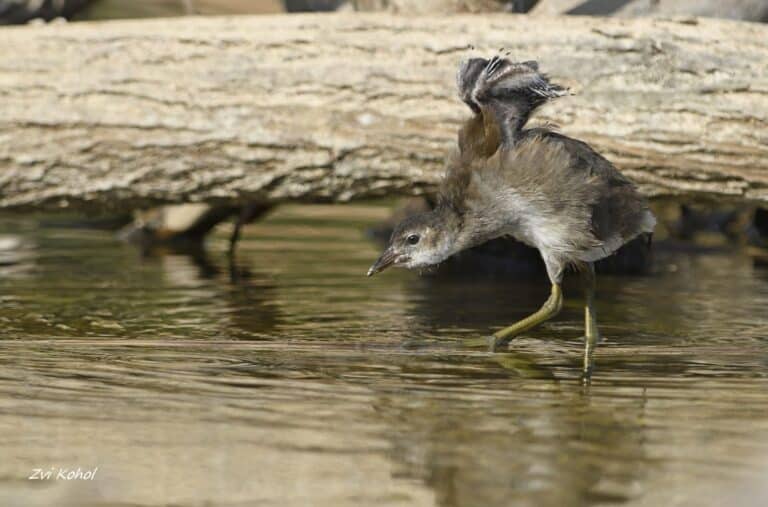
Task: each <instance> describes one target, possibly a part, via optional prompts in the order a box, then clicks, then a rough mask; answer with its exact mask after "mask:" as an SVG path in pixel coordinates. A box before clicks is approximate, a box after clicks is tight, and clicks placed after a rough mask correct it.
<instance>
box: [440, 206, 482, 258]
mask: <svg viewBox="0 0 768 507" xmlns="http://www.w3.org/2000/svg"><path fill="white" fill-rule="evenodd" d="M432 213H434V214H435V218H436V219H437V220H436V221H437V223H439V224H440V226H441V229H442V238H443V239H442V243H443V245H442V249H443V251H444V255H445V257H446V258H447V257H450V256H451V255H453V254H456V253H458V252H460V251H462V250H466V249H467V248H471V247H472V246H474V242H473V236H474V232H473V229H474V228H473V227H472V225H471V224H470V223H468V221H467V220H466V215H465V213H464V212H462V211H460V210H457V209H455V208H452V207H451V206H447V205H444V204H441V205H438V206H437V207H436V208H435V209H434V210H433V211H432Z"/></svg>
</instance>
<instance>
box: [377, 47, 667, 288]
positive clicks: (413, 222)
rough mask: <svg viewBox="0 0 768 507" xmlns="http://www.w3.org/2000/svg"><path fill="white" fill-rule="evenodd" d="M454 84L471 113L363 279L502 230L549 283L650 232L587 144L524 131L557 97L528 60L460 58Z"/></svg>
mask: <svg viewBox="0 0 768 507" xmlns="http://www.w3.org/2000/svg"><path fill="white" fill-rule="evenodd" d="M457 85H458V90H459V97H460V98H461V99H462V100H463V101H464V102H465V103H466V104H467V105H468V106H469V107H470V109H471V110H472V111H473V113H474V116H473V117H472V118H470V119H468V120H467V121H466V122H465V124H464V125H463V126H462V128H461V130H460V131H459V136H458V149H457V150H456V151H455V152H454V153H452V154H451V155H450V156H449V158H448V165H447V171H446V175H445V178H444V179H443V181H442V183H441V186H440V191H439V195H438V201H437V206H436V207H435V209H434V210H432V211H429V212H426V213H422V214H419V215H415V216H412V217H409V218H408V219H406V220H404V221H403V222H402V223H400V224H399V225H398V226H397V227H396V228H395V230H394V232H393V234H392V236H391V238H390V242H389V245H388V247H387V248H386V249H385V251H384V253H383V254H382V256H381V257H380V258H379V260H378V261H377V262H376V263H374V265H373V266H371V269H370V270H369V272H368V274H369V276H370V275H372V274H374V273H376V272H378V271H381V270H383V269H385V268H386V267H388V266H390V265H395V266H403V267H408V268H421V267H426V266H428V265H432V264H437V263H439V262H442V261H443V260H445V259H446V258H448V257H449V256H451V255H453V254H455V253H457V252H459V251H462V250H464V249H467V248H470V247H472V246H476V245H478V244H481V243H484V242H486V241H488V240H491V239H494V238H497V237H501V236H506V235H511V236H513V237H515V238H516V239H518V240H520V241H522V242H523V243H526V244H528V245H530V246H532V247H535V248H537V249H538V250H539V251H540V253H541V256H542V258H543V260H544V262H545V264H546V267H547V273H548V274H549V277H550V279H551V281H552V283H557V284H559V283H560V282H561V280H562V276H563V272H564V270H565V268H566V267H567V266H569V265H574V266H577V267H578V266H581V265H583V264H585V263H589V262H594V261H596V260H599V259H602V258H604V257H607V256H609V255H611V254H612V253H613V252H615V251H616V250H617V249H618V248H619V247H621V246H622V245H624V244H625V243H627V242H628V241H630V240H632V239H633V238H635V237H636V236H638V235H640V234H644V233H651V232H652V231H653V228H654V226H655V223H656V220H655V218H654V216H653V214H652V213H651V212H650V210H649V209H648V205H647V202H646V201H645V199H644V198H643V197H642V196H641V195H640V194H639V193H638V191H637V189H636V187H635V186H634V185H633V184H632V182H630V181H629V180H628V179H627V178H625V177H624V176H623V175H622V174H621V173H619V171H618V170H617V169H616V168H615V167H614V166H613V165H612V164H611V163H610V162H609V161H608V160H606V159H605V158H604V157H602V156H601V155H599V154H598V153H597V152H595V151H594V150H593V149H592V148H591V147H590V146H589V145H588V144H586V143H584V142H581V141H578V140H575V139H571V138H569V137H567V136H564V135H562V134H559V133H557V132H554V131H552V130H550V129H548V128H533V129H525V128H524V127H525V124H526V122H527V121H528V119H529V117H530V115H531V114H532V113H533V112H534V111H535V110H536V108H537V107H539V106H541V105H542V104H544V103H545V102H546V101H548V100H551V99H553V98H556V97H560V96H562V95H565V94H567V91H566V90H565V89H564V88H562V87H560V86H558V85H555V84H552V83H551V82H550V81H549V79H548V78H547V77H546V76H545V75H544V74H541V73H540V72H539V66H538V64H537V63H536V62H523V63H514V62H510V61H509V60H507V59H505V58H501V57H494V58H491V59H490V60H484V59H480V58H475V59H471V60H467V61H466V62H464V63H463V64H462V65H461V67H460V69H459V73H458V76H457Z"/></svg>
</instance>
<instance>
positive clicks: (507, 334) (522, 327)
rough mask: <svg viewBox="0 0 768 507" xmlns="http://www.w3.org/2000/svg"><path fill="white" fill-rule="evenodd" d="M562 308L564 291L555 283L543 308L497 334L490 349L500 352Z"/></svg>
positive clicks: (491, 341)
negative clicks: (514, 339)
mask: <svg viewBox="0 0 768 507" xmlns="http://www.w3.org/2000/svg"><path fill="white" fill-rule="evenodd" d="M562 307H563V291H562V289H561V288H560V285H559V284H556V283H553V284H552V293H551V294H550V295H549V298H548V299H547V300H546V301H545V302H544V304H543V305H541V308H539V309H538V311H536V313H533V314H531V315H529V316H528V317H526V318H524V319H523V320H520V321H518V322H515V323H514V324H512V325H511V326H509V327H505V328H504V329H501V330H500V331H497V332H495V333H494V334H493V336H491V338H490V343H489V345H490V349H491V350H493V351H496V350H499V349H500V348H502V347H504V346H505V345H507V344H508V343H509V342H510V341H511V340H512V338H514V337H515V336H517V335H519V334H520V333H524V332H526V331H528V330H529V329H531V328H533V327H535V326H538V325H539V324H541V323H542V322H544V321H545V320H549V319H551V318H552V317H554V316H555V315H557V314H558V313H560V309H561V308H562Z"/></svg>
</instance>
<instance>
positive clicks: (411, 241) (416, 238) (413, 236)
mask: <svg viewBox="0 0 768 507" xmlns="http://www.w3.org/2000/svg"><path fill="white" fill-rule="evenodd" d="M405 241H406V243H408V244H409V245H415V244H416V243H418V242H419V235H418V234H411V235H409V236H408V237H407V238H405Z"/></svg>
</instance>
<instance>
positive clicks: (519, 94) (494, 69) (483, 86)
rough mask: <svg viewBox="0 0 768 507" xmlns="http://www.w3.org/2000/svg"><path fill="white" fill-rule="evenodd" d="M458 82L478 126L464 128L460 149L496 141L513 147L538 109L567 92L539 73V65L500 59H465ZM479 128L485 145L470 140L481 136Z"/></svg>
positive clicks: (458, 75)
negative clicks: (518, 134) (532, 114)
mask: <svg viewBox="0 0 768 507" xmlns="http://www.w3.org/2000/svg"><path fill="white" fill-rule="evenodd" d="M456 82H457V87H458V91H459V97H460V98H461V100H463V101H464V102H465V103H466V104H467V105H468V106H469V107H470V109H472V111H473V112H474V113H475V118H474V119H473V120H474V122H475V124H476V125H470V123H471V121H470V122H468V124H467V126H465V128H464V129H462V131H463V133H464V135H463V136H462V134H460V135H459V146H460V147H462V144H464V145H465V146H472V145H480V144H482V145H488V144H492V142H493V141H494V140H497V141H496V143H497V144H498V143H499V142H501V143H504V144H507V145H512V144H514V142H515V137H516V134H517V133H518V132H519V131H520V129H522V127H523V125H525V123H526V122H527V121H528V118H529V117H530V115H531V113H532V112H533V111H534V110H535V109H536V108H537V107H539V106H540V105H542V104H544V103H545V102H546V101H548V100H550V99H552V98H555V97H560V96H562V95H565V94H566V93H567V90H566V89H565V88H563V87H561V86H558V85H556V84H553V83H551V82H550V81H549V79H548V78H547V76H546V75H544V74H542V73H541V72H539V64H538V63H536V62H534V61H528V62H511V61H510V60H508V59H507V58H502V57H500V56H494V57H493V58H491V59H489V60H486V59H483V58H471V59H468V60H465V61H464V62H463V63H462V64H461V66H460V67H459V72H458V74H457V78H456ZM480 122H481V123H480ZM477 125H482V127H483V129H482V131H483V134H484V142H483V143H478V142H477V141H476V140H474V138H473V137H471V136H472V135H474V136H478V135H479V130H477ZM468 127H472V128H468ZM462 137H463V138H462Z"/></svg>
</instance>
